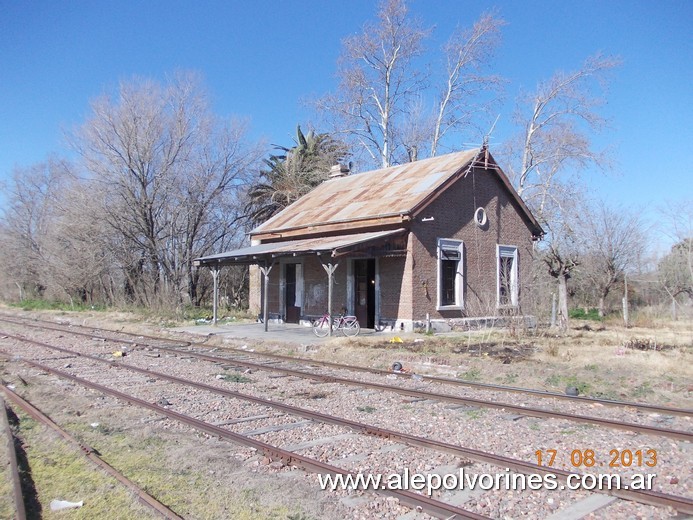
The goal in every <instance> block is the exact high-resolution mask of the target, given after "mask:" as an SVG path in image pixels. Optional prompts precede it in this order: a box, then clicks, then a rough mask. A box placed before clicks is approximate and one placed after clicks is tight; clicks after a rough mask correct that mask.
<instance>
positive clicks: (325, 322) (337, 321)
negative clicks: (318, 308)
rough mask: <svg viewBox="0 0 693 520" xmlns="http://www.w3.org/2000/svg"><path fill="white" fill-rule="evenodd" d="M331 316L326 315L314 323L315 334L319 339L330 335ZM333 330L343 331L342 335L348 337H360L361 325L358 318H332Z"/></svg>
mask: <svg viewBox="0 0 693 520" xmlns="http://www.w3.org/2000/svg"><path fill="white" fill-rule="evenodd" d="M329 323H330V315H329V314H327V313H325V314H324V315H323V316H322V318H318V319H317V320H315V321H314V322H313V332H314V333H315V335H316V336H317V337H319V338H324V337H325V336H327V335H328V334H329V333H330V325H329ZM332 330H338V331H341V332H342V334H344V335H345V336H348V337H353V336H358V334H359V332H360V331H361V325H359V320H357V319H356V316H344V315H339V316H335V317H333V318H332Z"/></svg>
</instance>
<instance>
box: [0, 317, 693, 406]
mask: <svg viewBox="0 0 693 520" xmlns="http://www.w3.org/2000/svg"><path fill="white" fill-rule="evenodd" d="M19 319H28V318H21V317H20V318H19ZM0 321H6V322H9V323H16V324H18V325H26V324H25V323H20V322H17V321H13V320H10V319H7V318H6V317H0ZM34 321H41V322H42V323H45V322H44V321H43V320H34ZM28 326H29V327H36V328H45V329H48V330H55V331H59V332H68V333H70V334H75V335H78V336H87V337H98V338H99V339H107V340H109V341H113V342H115V343H126V344H129V345H135V346H138V345H141V343H138V342H136V341H131V340H124V339H118V338H106V337H104V336H97V335H94V334H89V333H85V332H79V331H75V330H66V329H63V328H58V327H53V326H50V325H36V324H34V325H28ZM65 327H80V328H91V329H92V330H99V331H104V332H108V333H111V334H122V335H127V336H136V337H138V338H144V339H150V340H154V341H168V339H167V338H162V337H157V336H147V335H142V334H135V333H132V332H122V331H115V330H111V329H102V328H99V327H85V326H84V325H65ZM177 343H179V345H180V346H181V348H184V347H192V346H195V347H198V348H209V347H208V346H207V345H203V344H202V343H200V342H190V341H183V342H177ZM149 346H151V347H152V348H172V347H157V346H155V345H149ZM222 348H223V350H225V351H229V352H233V353H238V354H242V355H246V356H253V357H267V358H271V359H279V360H283V361H287V362H290V363H294V364H297V363H302V364H306V365H318V366H325V367H329V368H334V369H338V370H350V371H353V372H364V373H370V374H375V375H390V374H396V375H398V376H401V377H407V378H413V377H421V378H422V379H424V380H427V381H431V382H434V383H440V384H445V385H453V386H464V387H469V388H478V389H482V390H488V391H498V392H508V393H517V394H526V395H531V396H534V397H540V398H546V399H560V400H566V401H571V402H574V403H575V402H578V403H585V404H600V405H603V406H612V407H620V408H624V407H625V408H632V409H637V410H641V411H644V412H648V413H659V414H663V415H677V416H684V417H692V416H693V409H686V408H671V407H668V406H659V405H652V404H647V403H638V402H634V401H617V400H613V399H597V398H594V397H586V396H570V395H566V394H561V393H558V392H550V391H548V390H537V389H534V388H523V387H517V386H504V385H494V384H491V383H481V382H478V381H465V380H462V379H452V378H449V377H441V376H432V375H426V374H413V373H406V372H401V371H392V370H382V369H379V368H371V367H364V366H359V365H346V364H343V363H334V362H331V361H321V360H314V359H309V358H302V357H296V356H287V355H284V354H275V353H271V352H257V351H255V352H249V351H247V350H242V349H238V348H234V347H228V346H224V347H222ZM229 360H230V361H232V359H229Z"/></svg>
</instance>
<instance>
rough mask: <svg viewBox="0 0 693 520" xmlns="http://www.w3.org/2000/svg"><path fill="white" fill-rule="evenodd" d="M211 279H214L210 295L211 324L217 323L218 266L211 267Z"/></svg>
mask: <svg viewBox="0 0 693 520" xmlns="http://www.w3.org/2000/svg"><path fill="white" fill-rule="evenodd" d="M212 279H213V280H214V294H213V296H212V325H213V326H216V324H217V309H218V307H219V268H218V267H212Z"/></svg>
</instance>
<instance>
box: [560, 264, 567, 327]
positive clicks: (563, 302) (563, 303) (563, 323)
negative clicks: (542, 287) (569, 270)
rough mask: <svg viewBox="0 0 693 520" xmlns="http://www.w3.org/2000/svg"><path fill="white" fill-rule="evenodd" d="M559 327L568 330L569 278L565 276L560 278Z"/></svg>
mask: <svg viewBox="0 0 693 520" xmlns="http://www.w3.org/2000/svg"><path fill="white" fill-rule="evenodd" d="M558 326H559V328H560V329H561V331H564V332H565V331H566V330H568V278H567V277H566V275H564V274H560V275H559V276H558Z"/></svg>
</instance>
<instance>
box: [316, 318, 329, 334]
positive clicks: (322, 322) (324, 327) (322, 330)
mask: <svg viewBox="0 0 693 520" xmlns="http://www.w3.org/2000/svg"><path fill="white" fill-rule="evenodd" d="M313 332H314V333H315V335H316V336H317V337H319V338H324V337H325V336H327V335H328V334H329V333H330V324H329V321H328V320H327V318H320V319H318V320H315V321H314V322H313Z"/></svg>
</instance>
